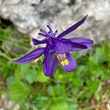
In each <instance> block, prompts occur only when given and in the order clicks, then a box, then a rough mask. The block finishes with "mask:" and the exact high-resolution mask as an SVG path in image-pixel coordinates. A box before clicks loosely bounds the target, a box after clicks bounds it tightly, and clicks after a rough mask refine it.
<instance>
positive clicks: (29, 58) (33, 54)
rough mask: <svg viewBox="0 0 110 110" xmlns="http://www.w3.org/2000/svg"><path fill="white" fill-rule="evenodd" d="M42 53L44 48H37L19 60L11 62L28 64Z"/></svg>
mask: <svg viewBox="0 0 110 110" xmlns="http://www.w3.org/2000/svg"><path fill="white" fill-rule="evenodd" d="M43 53H44V48H38V49H35V50H33V51H31V52H30V53H27V54H26V55H24V56H23V57H21V58H20V59H18V60H14V61H13V62H15V63H21V64H22V63H28V62H31V61H33V60H35V59H37V58H38V57H40V56H41V55H42V54H43Z"/></svg>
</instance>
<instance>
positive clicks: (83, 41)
mask: <svg viewBox="0 0 110 110" xmlns="http://www.w3.org/2000/svg"><path fill="white" fill-rule="evenodd" d="M69 40H71V41H72V42H76V43H79V44H83V45H85V46H87V48H89V47H91V46H92V45H93V40H91V39H89V38H84V37H74V38H70V39H69Z"/></svg>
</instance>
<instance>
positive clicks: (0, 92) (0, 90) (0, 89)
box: [0, 86, 2, 96]
mask: <svg viewBox="0 0 110 110" xmlns="http://www.w3.org/2000/svg"><path fill="white" fill-rule="evenodd" d="M1 94H2V87H1V86H0V96H1Z"/></svg>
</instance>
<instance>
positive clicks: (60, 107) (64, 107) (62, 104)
mask: <svg viewBox="0 0 110 110" xmlns="http://www.w3.org/2000/svg"><path fill="white" fill-rule="evenodd" d="M49 110H69V106H68V103H67V102H66V101H64V100H62V99H56V104H55V103H54V104H53V105H52V106H51V107H50V109H49Z"/></svg>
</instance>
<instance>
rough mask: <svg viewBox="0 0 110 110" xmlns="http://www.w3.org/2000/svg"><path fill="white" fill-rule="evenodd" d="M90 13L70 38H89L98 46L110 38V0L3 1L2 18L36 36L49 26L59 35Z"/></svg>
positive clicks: (0, 4)
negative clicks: (98, 43) (57, 31)
mask: <svg viewBox="0 0 110 110" xmlns="http://www.w3.org/2000/svg"><path fill="white" fill-rule="evenodd" d="M86 14H88V19H87V21H86V22H85V23H84V24H83V25H82V26H81V27H80V28H78V30H76V31H74V32H72V33H70V34H69V35H68V36H67V37H74V36H75V37H76V36H79V37H80V36H84V37H90V38H92V39H93V40H94V42H95V43H97V42H100V41H102V40H104V39H109V36H110V19H109V18H110V0H0V16H1V17H2V18H5V19H9V20H10V21H12V22H13V23H14V25H15V26H16V27H17V29H18V30H19V31H20V32H22V33H25V34H27V35H29V36H30V37H37V38H38V39H41V37H40V36H38V35H37V33H38V32H39V30H40V28H42V29H46V30H47V28H46V25H47V24H49V25H50V26H51V27H52V28H53V30H54V31H55V30H56V29H57V30H59V33H60V32H62V31H64V30H65V29H66V28H68V27H70V26H71V25H73V24H74V23H76V22H77V21H79V20H80V19H81V18H82V17H84V16H85V15H86Z"/></svg>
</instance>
